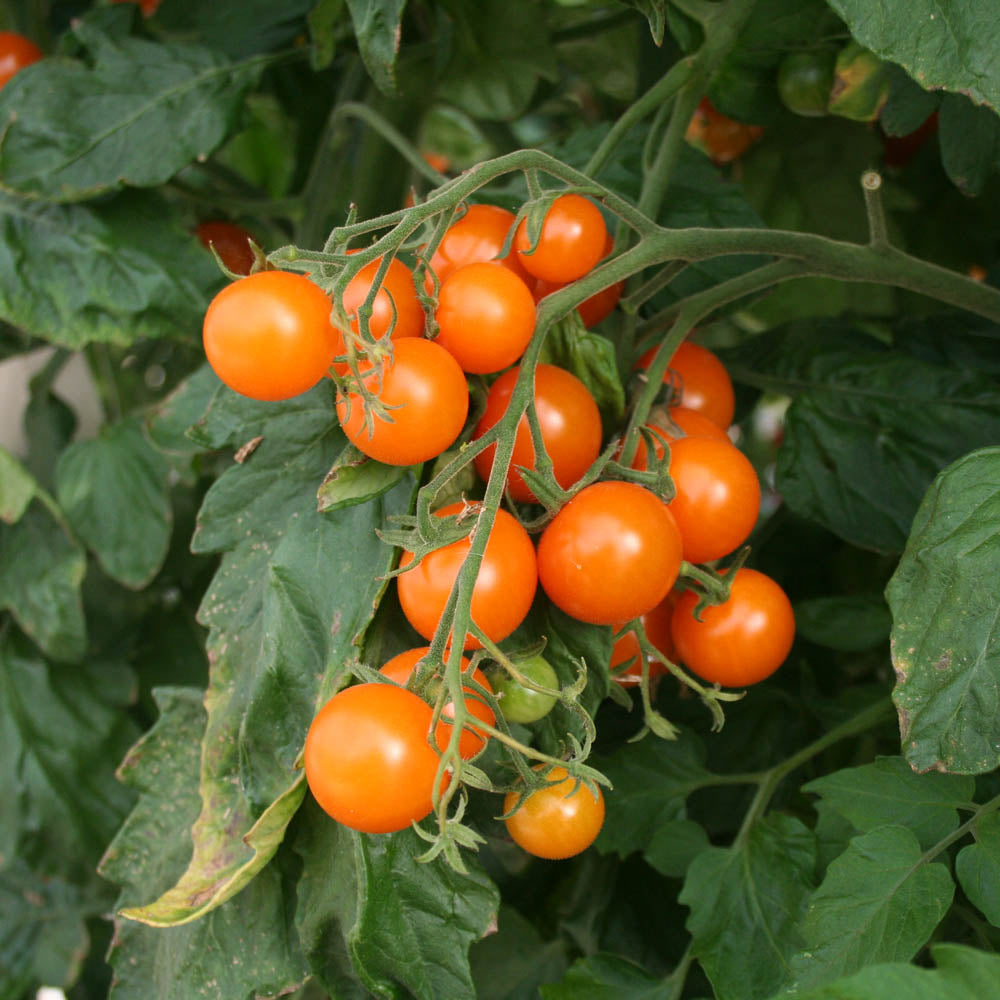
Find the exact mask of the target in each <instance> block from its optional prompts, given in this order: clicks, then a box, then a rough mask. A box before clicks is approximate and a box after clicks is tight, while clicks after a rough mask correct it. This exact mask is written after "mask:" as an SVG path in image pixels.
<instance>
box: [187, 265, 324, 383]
mask: <svg viewBox="0 0 1000 1000" xmlns="http://www.w3.org/2000/svg"><path fill="white" fill-rule="evenodd" d="M338 340H339V336H338V334H337V332H336V331H335V330H334V328H333V326H332V325H331V323H330V299H329V297H328V296H327V294H326V292H324V291H323V289H321V288H320V287H319V286H318V285H316V284H315V283H314V282H312V281H310V280H309V278H307V277H306V276H305V275H302V274H293V273H291V272H289V271H258V272H257V273H256V274H251V275H249V276H248V277H246V278H240V279H239V280H238V281H234V282H232V283H231V284H229V285H226V287H225V288H223V289H222V290H221V291H220V292H219V293H218V294H217V295H216V296H215V298H214V299H212V301H211V303H210V304H209V306H208V310H207V311H206V313H205V320H204V323H203V325H202V342H203V344H204V347H205V356H206V357H207V358H208V363H209V364H210V365H211V366H212V370H213V371H214V372H215V374H216V375H218V376H219V378H220V379H221V380H222V381H223V382H224V383H225V384H226V385H228V386H229V388H230V389H232V390H234V391H235V392H238V393H240V394H241V395H243V396H248V397H250V398H251V399H260V400H272V401H273V400H280V399H291V398H292V397H293V396H298V395H299V394H300V393H303V392H306V391H307V390H309V389H311V388H312V387H313V386H314V385H315V384H316V383H317V382H319V380H320V379H321V378H323V376H324V375H325V374H326V373H327V372H328V371H329V368H330V365H331V363H332V362H333V358H334V355H335V354H336V353H337V343H338Z"/></svg>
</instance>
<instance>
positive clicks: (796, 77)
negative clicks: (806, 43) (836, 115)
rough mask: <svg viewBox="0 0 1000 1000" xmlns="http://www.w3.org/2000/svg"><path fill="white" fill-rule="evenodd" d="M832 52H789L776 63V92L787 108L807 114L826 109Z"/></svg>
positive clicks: (829, 87)
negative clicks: (778, 63)
mask: <svg viewBox="0 0 1000 1000" xmlns="http://www.w3.org/2000/svg"><path fill="white" fill-rule="evenodd" d="M833 61H834V54H833V53H832V52H829V51H826V52H817V51H808V52H791V53H789V54H788V55H787V56H785V58H784V59H782V61H781V65H780V66H779V67H778V95H779V96H780V97H781V102H782V103H783V104H784V105H785V107H786V108H788V110H789V111H793V112H795V114H797V115H804V116H806V117H807V118H818V117H821V116H822V115H825V114H826V113H827V109H826V106H827V102H828V101H829V100H830V89H831V88H832V87H833Z"/></svg>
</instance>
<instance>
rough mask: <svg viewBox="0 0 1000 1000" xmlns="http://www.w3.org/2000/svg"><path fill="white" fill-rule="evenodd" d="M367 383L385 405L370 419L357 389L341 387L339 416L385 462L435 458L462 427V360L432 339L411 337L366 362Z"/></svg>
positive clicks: (353, 437)
mask: <svg viewBox="0 0 1000 1000" xmlns="http://www.w3.org/2000/svg"><path fill="white" fill-rule="evenodd" d="M362 380H363V383H364V385H365V387H366V388H367V389H368V390H369V391H370V392H372V393H373V394H374V395H375V397H376V398H377V399H378V401H379V402H380V403H381V404H382V405H383V406H384V407H385V411H386V412H385V414H384V415H379V414H377V413H372V414H371V418H370V421H367V422H366V415H365V410H364V404H363V400H362V398H361V395H360V393H358V392H346V393H341V394H340V396H339V397H338V399H337V418H338V419H339V420H340V426H341V428H342V429H343V431H344V433H345V434H346V435H347V439H348V440H349V441H350V442H351V443H352V444H353V445H354V446H355V447H356V448H357V449H358V450H359V451H362V452H364V453H365V454H366V455H367V456H368V457H369V458H374V459H375V460H376V461H378V462H384V463H385V464H386V465H416V464H417V463H418V462H426V461H427V459H429V458H436V457H437V456H438V455H440V454H441V452H443V451H444V450H445V449H446V448H447V447H449V445H451V444H452V443H453V442H454V440H455V438H457V437H458V435H459V434H460V433H461V431H462V427H463V426H464V424H465V418H466V417H467V416H468V413H469V387H468V385H467V384H466V381H465V373H464V372H463V371H462V369H461V368H459V366H458V362H457V361H456V360H455V359H454V358H453V357H452V356H451V355H450V354H449V353H448V352H447V351H446V350H445V349H444V348H443V347H440V346H439V345H438V344H435V343H434V342H433V341H430V340H424V339H423V338H420V337H407V338H405V339H403V340H401V341H399V342H398V343H397V344H395V346H394V347H393V351H392V355H391V357H388V358H386V359H385V361H384V362H383V363H382V364H380V365H379V366H378V367H373V366H370V365H368V366H367V370H366V371H365V372H364V373H363V375H362Z"/></svg>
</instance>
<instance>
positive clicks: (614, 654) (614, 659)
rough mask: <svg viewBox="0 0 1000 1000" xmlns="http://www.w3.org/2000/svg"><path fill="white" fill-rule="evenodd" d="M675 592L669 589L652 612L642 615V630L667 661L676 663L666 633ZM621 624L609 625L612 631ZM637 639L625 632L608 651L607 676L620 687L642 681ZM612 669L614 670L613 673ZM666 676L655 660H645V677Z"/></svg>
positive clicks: (618, 629)
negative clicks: (647, 668)
mask: <svg viewBox="0 0 1000 1000" xmlns="http://www.w3.org/2000/svg"><path fill="white" fill-rule="evenodd" d="M676 600H677V596H676V592H675V591H673V590H671V591H670V593H669V594H667V596H666V597H664V598H663V600H662V601H660V603H659V604H657V605H656V607H655V608H653V610H652V611H647V612H646V614H644V615H642V627H643V628H644V629H645V630H646V638H647V639H649V641H650V642H651V643H652V644H653V645H654V646H655V647H656V648H657V649H658V650H659V651H660V652H661V653H662V654H663V655H664V656H665V657H666V658H667V659H668V660H670V661H671V662H674V663H675V662H676V661H677V650H676V649H675V648H674V640H673V636H672V635H671V632H670V622H671V619H672V617H673V614H674V604H675V603H676ZM624 626H625V622H621V623H620V624H616V625H613V626H612V628H613V629H614V630H615V632H620V631H621V630H622V628H624ZM641 652H642V651H641V649H640V647H639V640H638V639H637V638H636V634H635V632H631V631H630V632H626V633H625V634H624V635H622V636H621V637H620V638H619V639H617V640H615V644H614V647H613V648H612V650H611V663H610V667H611V674H612V676H613V677H614V679H615V680H616V681H618V683H619V684H621V685H622V687H630V686H632V685H634V684H638V683H639V682H640V681H641V680H642V661H641V660H640V659H639V657H640V654H641ZM615 668H618V669H617V670H616V669H615ZM665 673H668V670H667V668H666V667H665V666H664V665H663V664H662V663H661V662H660V661H659V660H654V659H651V660H650V661H649V676H650V679H652V678H653V677H659V676H660V675H661V674H665Z"/></svg>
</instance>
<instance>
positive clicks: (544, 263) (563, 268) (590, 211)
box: [514, 194, 608, 285]
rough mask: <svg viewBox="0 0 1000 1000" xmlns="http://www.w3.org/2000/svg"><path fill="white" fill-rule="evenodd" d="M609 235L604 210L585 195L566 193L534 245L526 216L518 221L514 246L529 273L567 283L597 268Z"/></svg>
mask: <svg viewBox="0 0 1000 1000" xmlns="http://www.w3.org/2000/svg"><path fill="white" fill-rule="evenodd" d="M607 239H608V227H607V225H606V224H605V222H604V216H603V215H602V214H601V210H600V209H599V208H598V207H597V206H596V205H595V204H594V203H593V202H592V201H590V199H589V198H584V197H583V195H579V194H563V195H560V196H559V197H558V198H556V199H555V201H553V202H552V204H551V206H550V207H549V210H548V212H546V214H545V219H544V220H543V222H542V230H541V233H540V234H539V236H538V242H537V243H536V244H535V245H534V247H532V245H531V242H530V241H529V239H528V231H527V222H526V220H522V221H521V222H520V223H519V224H518V227H517V231H516V232H515V233H514V249H515V250H516V251H517V256H518V258H519V259H520V261H521V265H522V266H523V267H524V269H525V270H526V271H527V272H528V273H529V274H532V275H534V276H535V277H536V278H542V279H543V280H545V281H553V282H557V283H558V284H563V285H564V284H566V283H567V282H570V281H576V279H577V278H581V277H583V275H585V274H586V273H587V272H588V271H591V270H593V268H594V265H595V264H597V262H598V261H599V260H600V259H601V257H602V256H604V247H605V246H606V244H607Z"/></svg>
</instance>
